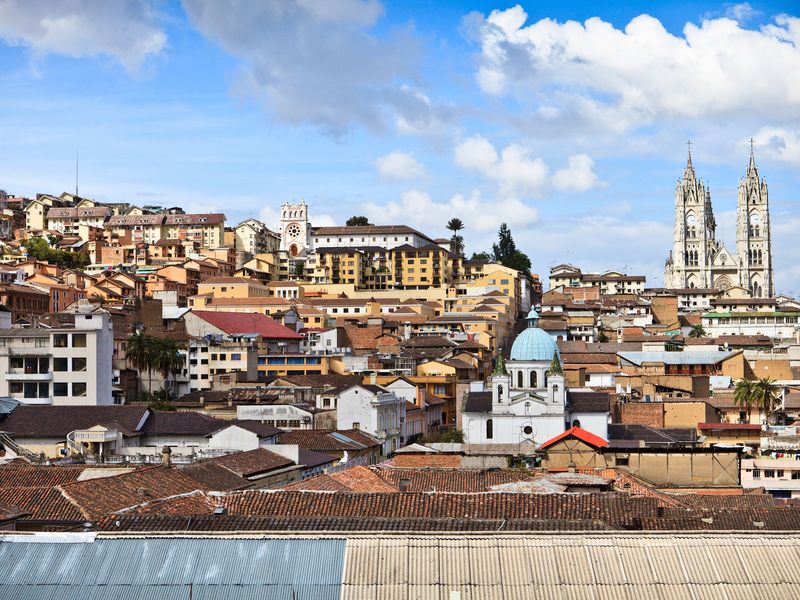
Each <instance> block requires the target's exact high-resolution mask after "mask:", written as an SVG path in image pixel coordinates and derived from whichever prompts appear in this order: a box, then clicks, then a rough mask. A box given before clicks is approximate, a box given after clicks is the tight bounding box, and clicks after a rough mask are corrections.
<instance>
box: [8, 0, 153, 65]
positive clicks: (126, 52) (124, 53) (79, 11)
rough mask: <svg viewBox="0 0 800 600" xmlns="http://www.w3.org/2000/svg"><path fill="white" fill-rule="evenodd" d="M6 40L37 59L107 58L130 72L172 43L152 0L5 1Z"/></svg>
mask: <svg viewBox="0 0 800 600" xmlns="http://www.w3.org/2000/svg"><path fill="white" fill-rule="evenodd" d="M0 39H2V40H3V41H4V42H6V43H7V44H10V45H14V46H24V47H27V48H29V49H30V50H31V52H32V53H33V54H34V56H36V57H40V56H44V55H46V54H63V55H66V56H70V57H73V58H83V57H89V56H99V55H106V56H110V57H112V58H114V59H115V60H116V61H118V62H119V63H120V64H122V66H123V67H125V69H127V70H129V71H134V70H136V69H137V68H138V67H139V66H141V64H142V63H143V62H144V61H145V60H146V59H147V58H148V57H150V56H153V55H156V54H159V53H160V52H161V51H162V50H163V49H164V48H165V46H166V44H167V36H166V34H165V33H164V32H163V31H162V30H161V27H160V25H159V19H158V15H157V14H156V11H155V10H154V9H153V7H152V5H151V3H150V2H149V1H148V0H128V1H126V2H113V1H112V2H109V1H108V0H59V1H58V2H52V1H51V0H0Z"/></svg>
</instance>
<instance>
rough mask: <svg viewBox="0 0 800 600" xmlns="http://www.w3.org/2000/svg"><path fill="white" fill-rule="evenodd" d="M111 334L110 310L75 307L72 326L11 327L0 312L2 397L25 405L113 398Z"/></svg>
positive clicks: (86, 402) (7, 317)
mask: <svg viewBox="0 0 800 600" xmlns="http://www.w3.org/2000/svg"><path fill="white" fill-rule="evenodd" d="M113 350H114V334H113V331H112V327H111V317H110V315H109V313H108V312H106V311H104V310H100V309H97V308H94V307H92V306H91V305H89V304H86V305H82V306H78V307H77V308H76V310H75V324H74V326H73V327H56V328H45V327H17V328H12V327H11V313H10V312H8V311H3V312H0V373H2V375H0V396H6V397H11V398H13V399H15V400H17V401H19V402H21V403H23V404H45V405H49V404H52V405H86V406H93V405H98V404H111V403H113V398H112V390H111V381H112V377H113V372H112V367H111V358H112V354H113Z"/></svg>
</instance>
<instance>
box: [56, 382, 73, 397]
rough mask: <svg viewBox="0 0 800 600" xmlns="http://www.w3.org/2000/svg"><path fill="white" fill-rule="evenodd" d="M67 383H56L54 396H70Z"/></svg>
mask: <svg viewBox="0 0 800 600" xmlns="http://www.w3.org/2000/svg"><path fill="white" fill-rule="evenodd" d="M68 385H69V384H67V383H54V384H53V396H69V389H68Z"/></svg>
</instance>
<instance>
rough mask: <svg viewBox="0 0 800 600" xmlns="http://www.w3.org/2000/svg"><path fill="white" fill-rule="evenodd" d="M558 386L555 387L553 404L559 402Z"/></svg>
mask: <svg viewBox="0 0 800 600" xmlns="http://www.w3.org/2000/svg"><path fill="white" fill-rule="evenodd" d="M557 396H558V384H555V385H554V386H553V402H558V397H557Z"/></svg>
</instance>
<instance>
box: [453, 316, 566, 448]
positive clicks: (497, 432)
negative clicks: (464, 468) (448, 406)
mask: <svg viewBox="0 0 800 600" xmlns="http://www.w3.org/2000/svg"><path fill="white" fill-rule="evenodd" d="M527 320H528V327H527V328H526V329H525V330H523V331H522V332H521V333H520V334H519V335H518V336H517V338H516V339H515V340H514V344H513V346H512V348H511V355H510V358H509V360H508V362H507V363H505V368H503V367H502V366H500V368H499V369H497V371H500V372H496V373H495V374H494V375H492V377H491V378H490V380H489V382H487V384H486V385H485V389H484V390H472V391H470V392H469V393H468V396H467V400H466V403H465V406H464V411H463V413H462V419H461V426H462V430H463V432H464V441H465V442H466V443H469V444H523V443H534V444H536V445H538V444H541V443H542V442H545V441H546V440H549V439H551V438H553V437H555V436H556V435H558V434H560V433H562V432H563V431H564V430H565V428H566V426H567V418H568V415H567V409H566V397H567V391H566V388H565V382H564V375H563V374H562V372H561V369H560V359H559V352H558V347H557V346H556V343H555V341H554V340H553V338H552V337H551V336H550V335H549V334H548V333H547V332H545V331H544V330H542V329H539V327H538V321H539V315H538V314H537V313H536V312H535V310H531V312H530V313H529V314H528V319H527ZM554 357H555V360H554ZM499 360H502V359H499ZM501 365H502V363H501ZM554 365H558V366H557V367H556V368H554V369H551V366H554ZM551 371H553V372H551Z"/></svg>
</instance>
